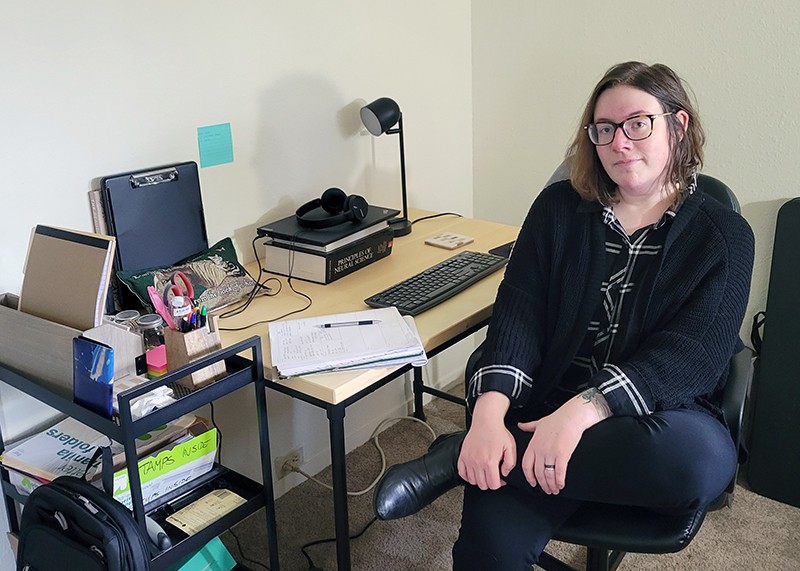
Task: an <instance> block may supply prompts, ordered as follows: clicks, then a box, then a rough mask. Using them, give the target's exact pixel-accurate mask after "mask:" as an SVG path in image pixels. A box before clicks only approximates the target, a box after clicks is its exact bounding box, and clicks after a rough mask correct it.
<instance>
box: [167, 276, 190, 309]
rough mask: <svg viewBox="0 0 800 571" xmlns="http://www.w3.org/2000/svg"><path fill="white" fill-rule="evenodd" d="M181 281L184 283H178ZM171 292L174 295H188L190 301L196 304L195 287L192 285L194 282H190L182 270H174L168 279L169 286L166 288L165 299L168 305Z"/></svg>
mask: <svg viewBox="0 0 800 571" xmlns="http://www.w3.org/2000/svg"><path fill="white" fill-rule="evenodd" d="M179 281H180V282H182V285H180V284H179V283H178V282H179ZM170 294H172V297H176V296H182V297H188V298H189V303H190V304H192V305H194V288H193V287H192V282H190V281H189V278H187V277H186V274H184V273H183V272H182V271H180V270H178V271H175V272H172V274H171V275H170V276H169V279H168V280H167V287H165V288H164V293H163V301H164V305H165V306H167V307H169V306H170V305H169V304H170Z"/></svg>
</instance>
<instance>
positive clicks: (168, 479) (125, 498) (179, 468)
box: [8, 423, 217, 508]
mask: <svg viewBox="0 0 800 571" xmlns="http://www.w3.org/2000/svg"><path fill="white" fill-rule="evenodd" d="M189 431H190V432H191V433H192V434H193V435H194V436H193V437H192V438H191V439H190V440H188V441H186V442H183V443H181V444H176V445H175V446H173V447H172V448H170V449H168V450H163V451H162V452H160V453H158V454H157V455H155V456H147V457H145V458H142V459H141V460H139V479H140V480H141V484H142V498H143V499H144V503H145V504H147V503H149V502H151V501H153V500H155V499H156V498H158V497H159V496H162V495H164V494H166V493H167V492H171V491H172V490H175V489H176V488H179V487H180V486H183V485H184V484H187V483H189V482H191V481H192V480H195V479H197V478H199V477H200V476H202V475H203V474H205V473H206V472H208V471H209V470H211V468H212V467H213V466H214V457H215V455H216V453H217V429H216V428H212V429H210V430H208V429H207V428H206V427H205V425H204V424H203V423H197V424H194V425H193V426H192V427H191V428H190V429H189ZM8 475H9V479H10V481H11V483H12V484H13V485H14V487H16V488H17V491H18V492H19V493H21V494H30V493H31V492H32V491H33V490H34V489H36V488H38V487H39V486H40V485H41V482H39V481H38V480H36V479H35V478H29V477H27V476H24V475H22V474H20V473H19V472H16V471H14V470H9V471H8ZM95 485H97V486H101V485H102V484H101V481H100V480H97V481H96V482H95ZM113 496H114V498H116V499H117V500H118V501H119V502H121V503H123V504H124V505H125V506H127V507H128V508H131V507H132V502H131V490H130V481H129V479H128V470H127V469H126V468H122V469H121V470H118V471H116V472H114V491H113Z"/></svg>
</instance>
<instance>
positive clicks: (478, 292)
mask: <svg viewBox="0 0 800 571" xmlns="http://www.w3.org/2000/svg"><path fill="white" fill-rule="evenodd" d="M430 214H431V213H430V212H425V211H421V210H411V211H410V212H409V217H410V218H411V220H417V219H419V218H421V217H423V216H427V215H430ZM445 231H448V232H455V233H458V234H466V235H468V236H472V237H474V238H475V241H474V242H473V243H472V244H469V245H467V246H464V247H462V248H459V249H458V250H445V249H443V248H437V247H434V246H428V245H426V244H425V243H424V242H425V239H426V238H428V237H430V236H433V235H434V234H438V233H440V232H445ZM518 231H519V228H517V227H515V226H509V225H505V224H498V223H494V222H486V221H481V220H475V219H471V218H458V217H454V216H442V217H439V218H433V219H430V220H422V221H420V222H417V223H416V224H414V227H413V231H412V232H411V234H409V235H407V236H403V237H400V238H395V241H394V247H393V250H392V254H391V255H390V256H388V257H386V258H384V259H382V260H379V261H377V262H375V263H373V264H371V265H369V266H367V267H365V268H363V269H361V270H358V271H357V272H354V273H352V274H350V275H348V276H346V277H344V278H341V279H340V280H337V281H335V282H333V283H330V284H327V285H319V284H313V283H310V282H302V281H299V280H294V283H297V284H301V287H300V290H301V291H303V292H304V293H306V294H307V295H308V296H309V297H311V299H312V300H313V304H312V306H311V307H310V308H308V309H307V310H306V311H304V312H302V313H300V314H297V315H296V316H291V317H310V316H314V315H326V314H331V313H344V312H350V311H358V310H362V309H367V306H366V305H365V304H364V301H363V300H364V299H366V298H367V297H369V296H370V295H372V294H374V293H377V292H379V291H381V290H383V289H386V288H387V287H389V286H391V285H393V284H395V283H397V282H400V281H402V280H403V279H405V278H407V277H409V276H412V275H414V274H416V273H419V272H421V271H423V270H425V269H426V268H428V267H430V266H432V265H434V264H436V263H438V262H441V261H442V260H445V259H447V258H449V257H450V256H452V255H454V254H456V253H457V252H459V251H461V250H465V249H467V250H474V251H483V252H486V251H488V250H489V249H491V248H494V247H496V246H500V245H502V244H505V243H507V242H510V241H511V240H514V239H516V237H517V233H518ZM248 269H250V270H251V272H252V271H253V270H255V273H254V275H255V274H257V273H258V266H257V265H255V264H252V265H251V267H249V268H248ZM502 277H503V272H502V271H498V272H495V273H494V274H492V275H491V276H489V277H487V278H485V279H483V280H481V281H480V282H478V283H476V284H474V285H473V286H471V287H469V288H467V289H466V290H465V291H463V292H461V293H459V294H458V295H456V296H454V297H452V298H450V299H449V300H447V301H446V302H444V303H442V304H440V305H438V306H436V307H434V308H433V309H429V310H428V311H426V312H424V313H422V314H420V315H419V316H417V317H415V322H416V324H417V329H418V330H419V334H420V337H421V338H422V343H423V345H424V347H425V350H426V352H427V353H428V356H429V357H431V356H433V355H435V354H437V353H439V352H440V351H442V350H444V349H446V348H447V347H449V346H451V345H452V344H453V343H456V342H458V341H460V340H462V339H464V338H465V337H467V336H469V335H471V334H472V333H474V332H476V331H478V330H479V329H480V328H482V327H484V326H485V325H486V324H487V323H488V321H489V317H491V314H492V308H493V306H494V298H495V296H496V293H497V287H498V285H499V284H500V280H501V279H502ZM280 279H281V281H282V283H283V291H282V292H281V293H280V294H278V295H277V296H276V297H271V298H267V297H260V298H257V299H256V300H255V301H254V302H253V303H252V304H251V306H250V307H249V308H248V309H247V310H246V311H245V312H243V313H242V314H240V315H238V316H236V317H231V318H229V319H226V320H225V324H224V327H226V328H235V327H243V326H246V325H248V324H251V323H254V322H256V321H261V320H272V319H276V318H278V317H279V316H281V315H284V314H286V313H288V312H289V311H292V310H295V309H301V308H303V307H304V306H305V305H306V304H307V301H306V300H305V299H303V298H301V297H300V296H297V295H295V294H294V293H292V292H291V290H290V288H289V286H288V285H287V283H286V279H285V278H283V277H281V278H280ZM291 317H290V318H291ZM262 327H263V325H262ZM252 333H253V330H252V329H247V330H244V331H223V332H222V342H223V345H225V346H228V345H231V344H233V343H235V342H238V341H240V340H242V339H245V338H247V337H248V336H250V335H252ZM261 340H262V345H263V348H264V352H263V353H264V367H265V376H266V378H267V386H268V387H270V388H272V389H274V390H277V391H279V392H282V393H285V394H288V395H291V396H293V397H295V398H298V399H300V400H303V401H305V402H308V403H310V404H313V405H316V406H319V407H320V408H324V409H325V410H326V411H327V415H328V421H329V429H330V442H331V470H332V480H333V500H334V518H335V528H336V555H337V563H338V568H339V570H340V571H345V570H349V569H350V540H349V525H348V514H347V482H346V476H345V464H344V461H345V443H344V414H345V408H346V407H347V406H348V405H349V404H351V403H353V402H356V401H357V400H359V399H361V398H363V397H364V396H366V395H368V394H370V393H372V392H373V391H375V390H377V389H378V388H380V387H382V386H383V385H385V384H386V383H388V382H390V381H392V380H393V379H395V378H397V377H399V376H401V375H403V374H405V373H406V372H408V371H409V370H411V367H409V366H406V367H399V368H393V369H376V370H367V371H350V372H341V373H325V374H317V375H309V376H306V377H297V378H291V379H277V378H276V376H275V375H274V374H273V369H272V364H271V356H270V350H269V338H268V336H267V335H262V336H261ZM425 392H427V393H430V394H434V395H437V396H443V395H442V394H441V393H440V392H439V391H436V390H435V389H432V388H430V387H425V386H424V384H423V383H422V375H421V371H419V370H415V374H414V409H415V414H416V415H417V416H419V417H422V394H423V393H425Z"/></svg>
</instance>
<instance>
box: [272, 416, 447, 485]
mask: <svg viewBox="0 0 800 571" xmlns="http://www.w3.org/2000/svg"><path fill="white" fill-rule="evenodd" d="M399 420H413V421H414V422H419V423H420V424H422V425H423V426H424V427H425V428H427V429H428V430H429V431H430V433H431V436H432V437H433V438H436V432H434V430H433V428H431V426H430V425H429V424H428V423H427V422H425V421H423V420H420V419H418V418H416V417H414V416H397V417H394V418H387V419H386V420H384V421H382V422H381V423H380V424H378V426H377V427H376V428H375V430H373V431H372V436H370V440H372V442H373V444H375V448H377V449H378V452H379V453H380V455H381V469H380V472H379V473H378V475H377V476H376V477H375V479H374V480H372V483H371V484H370V485H369V486H367V487H366V488H364V489H363V490H359V491H357V492H351V491H348V492H347V495H348V496H351V497H355V496H363V495H364V494H366V493H368V492H369V491H370V490H372V488H374V487H375V486H376V485H377V483H378V481H379V480H380V479H381V477H382V476H383V474H384V472H386V454H384V452H383V448H381V444H380V442H379V441H378V434H379V433H380V432H381V430H382V428H383V426H384V425H386V424H388V423H390V422H395V421H399ZM286 467H287V468H288V469H289V470H291V471H292V472H297V473H298V474H300V475H301V476H305V477H306V478H308V479H309V480H311V481H312V482H314V483H316V484H319V485H320V486H322V487H323V488H327V489H328V490H333V487H332V486H331V485H330V484H326V483H325V482H323V481H321V480H319V479H317V478H315V477H314V476H312V475H310V474H307V473H306V472H304V471H303V470H301V469H300V468H297V467H295V466H286Z"/></svg>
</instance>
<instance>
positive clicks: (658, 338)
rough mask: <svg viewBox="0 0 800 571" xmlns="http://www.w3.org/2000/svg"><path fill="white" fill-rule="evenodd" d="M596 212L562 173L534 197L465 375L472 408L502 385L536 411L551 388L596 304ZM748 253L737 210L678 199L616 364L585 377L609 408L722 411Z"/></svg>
mask: <svg viewBox="0 0 800 571" xmlns="http://www.w3.org/2000/svg"><path fill="white" fill-rule="evenodd" d="M602 208H603V207H602V206H601V205H600V204H599V203H594V202H588V201H585V200H582V199H581V198H580V196H579V195H578V194H577V192H576V191H575V190H574V189H573V187H572V185H571V184H570V183H569V181H561V182H557V183H555V184H552V185H550V186H549V187H547V188H546V189H544V190H543V191H542V192H541V194H540V195H539V196H538V197H537V198H536V200H535V201H534V203H533V205H532V206H531V209H530V211H529V213H528V216H527V218H526V219H525V222H524V224H523V225H522V229H521V230H520V234H519V237H518V239H517V242H516V244H515V246H514V250H513V253H512V255H511V259H510V260H509V263H508V267H507V268H506V272H505V276H504V278H503V281H502V283H501V284H500V288H499V290H498V293H497V299H496V301H495V305H494V312H493V315H492V319H491V322H490V324H489V329H488V332H487V339H486V342H485V344H484V350H483V355H482V358H481V360H480V363H479V367H478V370H477V371H476V373H475V375H474V376H473V377H472V379H471V380H470V383H469V389H468V393H467V401H468V404H469V406H470V407H472V405H474V402H475V399H476V398H477V397H478V396H479V395H480V394H483V393H484V392H487V391H499V392H501V393H503V394H505V395H507V396H508V397H509V398H510V399H511V404H512V408H517V409H520V408H524V409H532V408H534V407H536V406H538V405H539V404H541V403H542V402H543V401H544V400H545V399H546V398H547V397H548V395H549V393H550V392H551V391H552V389H553V388H554V387H555V386H557V384H558V382H559V380H560V379H561V377H562V376H563V374H564V372H565V371H566V370H567V368H568V366H569V364H570V362H571V361H572V359H573V357H574V356H575V354H576V352H577V351H578V349H579V346H580V343H581V341H582V339H583V337H584V335H585V333H586V330H587V327H588V325H589V321H590V320H591V318H592V316H593V314H594V311H595V308H596V307H597V304H598V303H599V302H600V287H601V282H602V280H603V279H604V278H606V276H605V275H604V270H605V259H604V258H605V248H604V236H605V225H604V224H603V221H602ZM753 250H754V240H753V233H752V231H751V229H750V226H749V225H748V224H747V222H746V221H745V220H744V218H742V217H741V216H740V215H739V214H737V213H735V212H733V211H732V210H730V209H729V208H727V207H725V206H723V205H721V204H720V203H718V202H717V201H716V200H714V199H713V198H711V197H708V196H706V195H704V194H703V193H702V191H699V190H698V191H695V192H693V193H692V194H690V195H688V196H687V197H686V198H685V200H684V201H683V203H682V204H681V207H680V208H679V209H678V212H677V213H676V216H675V218H674V220H673V221H672V223H671V227H670V228H669V232H668V235H667V237H666V243H665V245H664V250H663V253H662V256H661V260H660V267H659V269H658V272H657V274H656V276H655V277H654V280H653V283H651V284H648V286H647V287H649V288H650V295H649V298H648V297H645V304H646V305H645V307H644V308H643V311H642V312H640V315H643V318H642V320H641V322H639V323H633V324H628V325H627V327H633V328H635V329H637V330H638V334H637V335H633V336H630V339H631V341H630V343H628V346H626V347H623V348H622V350H621V352H620V355H622V356H623V357H622V358H621V360H620V362H618V363H612V364H609V366H607V367H603V368H602V369H601V370H600V371H598V372H597V373H596V374H595V375H593V376H592V378H591V379H590V380H589V386H592V387H596V388H598V389H599V390H600V391H601V392H603V394H604V396H605V397H606V400H607V401H608V403H609V406H610V407H611V410H612V412H613V414H615V415H641V414H648V413H650V412H653V411H657V410H665V409H674V408H681V407H685V408H693V409H700V410H706V411H709V412H711V413H712V414H714V415H715V416H718V415H719V409H718V407H717V405H718V396H719V392H720V391H721V389H722V388H723V386H724V380H725V375H726V373H727V368H728V361H729V359H730V357H731V355H732V354H733V352H734V350H735V349H736V348H737V345H738V344H739V343H740V341H739V328H740V326H741V323H742V319H743V318H744V312H745V309H746V307H747V301H748V295H749V290H750V276H751V272H752V266H753ZM612 377H614V378H615V379H616V381H611V379H612ZM609 381H611V382H609ZM626 385H627V386H626ZM632 394H635V395H636V396H635V398H634V397H632V396H631V395H632Z"/></svg>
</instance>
